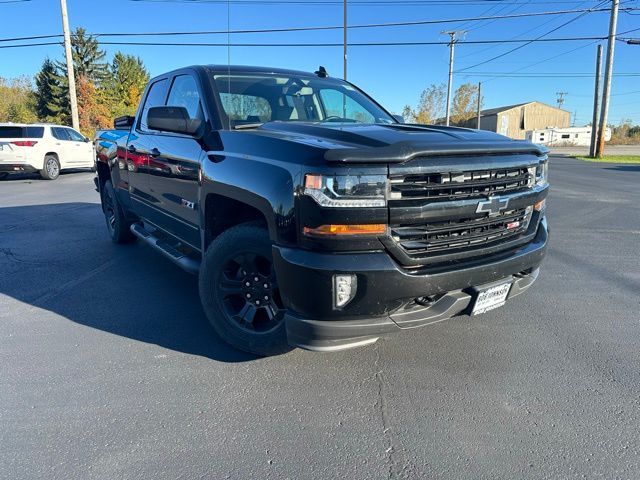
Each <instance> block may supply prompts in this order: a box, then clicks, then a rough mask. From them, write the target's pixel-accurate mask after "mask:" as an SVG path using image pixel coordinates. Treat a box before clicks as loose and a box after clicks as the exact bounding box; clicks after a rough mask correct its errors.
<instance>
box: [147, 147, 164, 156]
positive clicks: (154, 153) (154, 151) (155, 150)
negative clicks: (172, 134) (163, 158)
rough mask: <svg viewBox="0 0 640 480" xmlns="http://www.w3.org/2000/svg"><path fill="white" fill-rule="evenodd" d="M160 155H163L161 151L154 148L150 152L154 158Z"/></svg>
mask: <svg viewBox="0 0 640 480" xmlns="http://www.w3.org/2000/svg"><path fill="white" fill-rule="evenodd" d="M160 155H162V153H160V150H158V149H157V148H154V149H153V150H151V151H150V152H149V156H150V157H153V158H156V157H159V156H160Z"/></svg>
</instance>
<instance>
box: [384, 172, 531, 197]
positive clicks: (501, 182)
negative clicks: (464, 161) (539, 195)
mask: <svg viewBox="0 0 640 480" xmlns="http://www.w3.org/2000/svg"><path fill="white" fill-rule="evenodd" d="M534 179H535V168H534V169H531V168H527V167H511V168H500V169H495V170H476V171H466V172H445V173H425V174H409V175H395V176H394V175H392V176H391V192H390V196H389V199H390V200H391V201H394V200H425V199H427V200H454V199H460V198H470V197H482V196H489V195H502V194H505V193H513V192H516V191H518V190H523V189H527V188H530V187H531V186H532V184H533V182H534Z"/></svg>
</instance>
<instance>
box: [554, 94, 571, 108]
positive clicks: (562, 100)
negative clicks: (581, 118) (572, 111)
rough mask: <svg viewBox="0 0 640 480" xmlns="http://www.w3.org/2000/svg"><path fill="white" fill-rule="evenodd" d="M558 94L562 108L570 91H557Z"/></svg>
mask: <svg viewBox="0 0 640 480" xmlns="http://www.w3.org/2000/svg"><path fill="white" fill-rule="evenodd" d="M556 95H558V100H556V101H557V102H558V108H562V106H563V105H564V97H565V96H567V95H569V92H556Z"/></svg>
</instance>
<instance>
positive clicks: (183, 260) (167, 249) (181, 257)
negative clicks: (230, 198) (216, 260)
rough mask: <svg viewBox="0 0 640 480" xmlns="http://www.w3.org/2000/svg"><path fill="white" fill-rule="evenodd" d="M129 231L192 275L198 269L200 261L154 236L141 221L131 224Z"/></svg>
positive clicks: (196, 272)
mask: <svg viewBox="0 0 640 480" xmlns="http://www.w3.org/2000/svg"><path fill="white" fill-rule="evenodd" d="M131 233H133V234H134V235H135V236H136V237H138V238H139V239H140V240H142V241H143V242H145V243H146V244H147V245H149V246H150V247H153V248H154V249H156V250H157V251H159V252H160V253H161V254H162V255H164V256H165V257H167V258H168V259H169V260H171V261H172V262H173V263H175V264H176V265H178V266H179V267H180V268H182V269H183V270H185V271H187V272H189V273H191V274H193V275H197V274H198V272H199V271H200V263H199V262H198V261H197V260H194V259H193V258H191V257H189V256H187V255H185V254H184V253H182V252H180V251H178V250H177V249H176V248H175V247H174V246H173V245H170V244H169V243H167V242H166V241H165V240H163V239H161V238H158V237H156V236H155V235H153V233H151V232H149V231H148V230H147V229H145V228H144V226H143V225H142V224H141V223H134V224H133V225H131Z"/></svg>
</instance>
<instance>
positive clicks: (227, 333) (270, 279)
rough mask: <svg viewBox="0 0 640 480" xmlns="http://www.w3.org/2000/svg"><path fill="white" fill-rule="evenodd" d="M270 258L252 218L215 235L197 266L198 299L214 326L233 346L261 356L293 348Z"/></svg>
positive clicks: (266, 240)
mask: <svg viewBox="0 0 640 480" xmlns="http://www.w3.org/2000/svg"><path fill="white" fill-rule="evenodd" d="M272 261H273V259H272V256H271V240H270V239H269V234H268V232H267V230H266V229H265V228H261V227H260V226H257V225H256V224H255V223H251V224H243V225H238V226H236V227H233V228H230V229H229V230H227V231H225V232H224V233H222V234H221V235H220V236H219V237H217V238H216V239H215V240H214V241H213V242H212V243H211V245H209V248H207V251H206V253H205V255H204V258H203V261H202V266H201V268H200V277H199V289H200V300H201V301H202V307H203V309H204V311H205V313H206V315H207V318H208V319H209V322H210V323H211V325H212V326H213V328H214V329H215V330H216V332H217V333H218V335H219V336H220V337H221V338H222V339H223V340H224V341H225V342H227V343H229V344H230V345H232V346H234V347H235V348H237V349H239V350H243V351H245V352H249V353H253V354H255V355H260V356H271V355H280V354H283V353H286V352H288V351H290V350H292V347H290V346H289V344H288V343H287V336H286V331H285V322H284V308H283V307H282V302H281V300H280V296H279V291H278V288H277V281H276V278H275V273H274V272H273V264H272ZM252 265H254V267H253V266H252ZM236 267H237V269H236ZM243 273H244V275H243ZM247 296H250V297H251V298H246V297H247ZM243 302H244V303H243ZM258 302H260V305H259V306H257V305H256V303H258ZM236 310H237V312H236ZM234 312H235V313H234ZM251 313H253V315H251ZM243 314H244V315H243Z"/></svg>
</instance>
